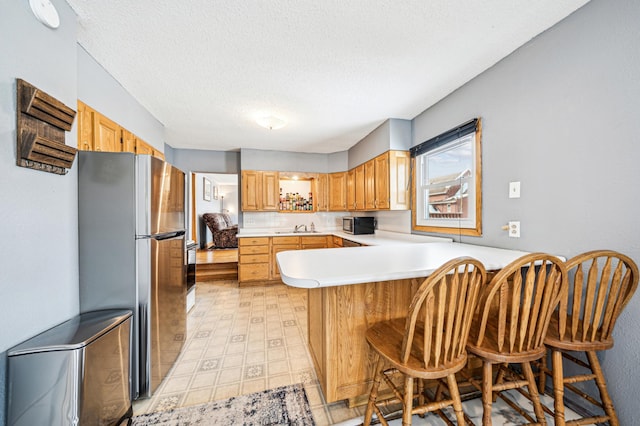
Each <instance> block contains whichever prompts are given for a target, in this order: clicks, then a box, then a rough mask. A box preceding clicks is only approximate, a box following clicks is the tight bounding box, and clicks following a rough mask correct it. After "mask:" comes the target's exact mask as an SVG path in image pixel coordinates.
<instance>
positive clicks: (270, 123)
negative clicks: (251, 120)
mask: <svg viewBox="0 0 640 426" xmlns="http://www.w3.org/2000/svg"><path fill="white" fill-rule="evenodd" d="M256 122H257V123H258V124H259V125H260V126H262V127H264V128H265V129H269V130H278V129H282V128H283V127H284V126H285V125H286V124H287V122H286V121H285V120H284V119H282V118H280V117H276V116H275V115H267V116H264V117H260V118H258V119H257V120H256Z"/></svg>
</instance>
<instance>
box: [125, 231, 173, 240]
mask: <svg viewBox="0 0 640 426" xmlns="http://www.w3.org/2000/svg"><path fill="white" fill-rule="evenodd" d="M183 235H185V231H184V230H182V231H173V232H163V233H161V234H154V235H136V240H145V239H149V238H153V239H154V240H156V241H162V240H171V239H173V238H178V237H182V236H183Z"/></svg>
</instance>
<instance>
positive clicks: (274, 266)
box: [271, 244, 298, 280]
mask: <svg viewBox="0 0 640 426" xmlns="http://www.w3.org/2000/svg"><path fill="white" fill-rule="evenodd" d="M287 250H298V244H289V245H274V246H272V247H271V256H272V257H271V279H272V280H279V279H280V268H278V261H277V260H276V255H277V254H278V253H280V252H281V251H287Z"/></svg>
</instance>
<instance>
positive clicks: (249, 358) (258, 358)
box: [245, 351, 265, 365]
mask: <svg viewBox="0 0 640 426" xmlns="http://www.w3.org/2000/svg"><path fill="white" fill-rule="evenodd" d="M264 362H265V353H264V351H257V352H247V355H246V357H245V363H246V364H247V365H251V364H259V363H264Z"/></svg>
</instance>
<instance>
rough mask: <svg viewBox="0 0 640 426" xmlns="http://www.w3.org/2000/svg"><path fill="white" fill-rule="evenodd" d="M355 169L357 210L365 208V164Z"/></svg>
mask: <svg viewBox="0 0 640 426" xmlns="http://www.w3.org/2000/svg"><path fill="white" fill-rule="evenodd" d="M354 171H355V179H356V182H355V187H356V210H364V192H365V191H364V187H365V185H364V164H360V165H359V166H358V167H356V168H355V169H354Z"/></svg>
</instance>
